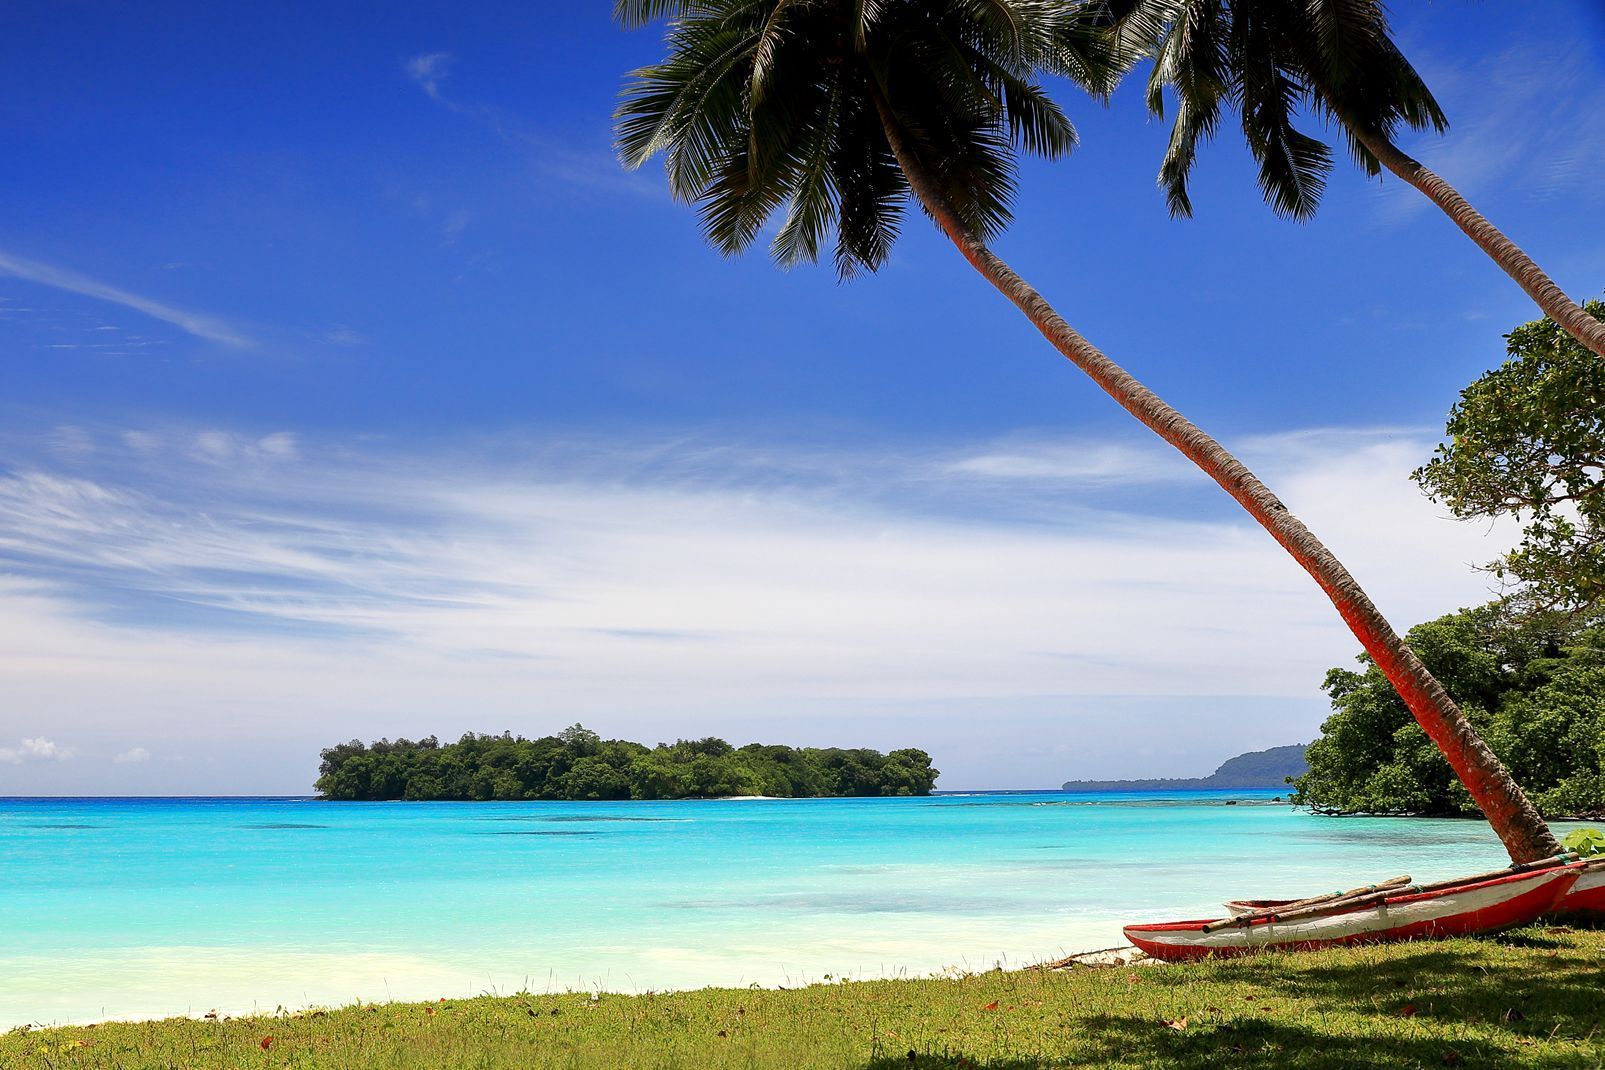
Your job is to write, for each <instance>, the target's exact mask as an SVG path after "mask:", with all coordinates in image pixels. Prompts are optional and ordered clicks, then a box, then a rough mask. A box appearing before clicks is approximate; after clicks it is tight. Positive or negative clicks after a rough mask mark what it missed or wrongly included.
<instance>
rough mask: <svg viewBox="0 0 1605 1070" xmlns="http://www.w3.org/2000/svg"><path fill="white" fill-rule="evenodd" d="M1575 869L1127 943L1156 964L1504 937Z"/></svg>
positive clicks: (1556, 894)
mask: <svg viewBox="0 0 1605 1070" xmlns="http://www.w3.org/2000/svg"><path fill="white" fill-rule="evenodd" d="M1580 868H1581V867H1580V866H1578V865H1576V864H1573V865H1570V866H1562V867H1557V868H1553V869H1543V870H1537V871H1534V872H1531V873H1517V874H1513V875H1511V876H1506V877H1496V878H1493V879H1491V880H1484V881H1477V882H1474V883H1469V884H1457V885H1452V886H1451V887H1448V888H1442V889H1439V890H1437V891H1429V892H1411V891H1409V890H1408V889H1405V890H1402V892H1401V894H1400V895H1397V896H1392V897H1389V898H1387V899H1385V900H1383V901H1382V902H1380V903H1371V904H1368V905H1365V906H1360V907H1351V908H1348V909H1341V908H1340V909H1339V910H1337V911H1335V912H1334V913H1330V914H1320V915H1316V916H1314V917H1304V918H1294V919H1292V920H1288V921H1279V920H1268V919H1266V920H1256V921H1253V922H1251V923H1250V924H1248V925H1233V926H1229V927H1227V928H1223V929H1217V930H1215V931H1214V932H1205V931H1204V926H1205V925H1208V924H1210V922H1209V920H1204V921H1172V922H1162V923H1159V924H1153V925H1128V926H1126V929H1125V933H1126V939H1128V940H1130V941H1131V942H1132V943H1133V944H1135V945H1136V946H1137V947H1139V948H1141V949H1142V950H1143V951H1145V952H1147V953H1148V954H1149V955H1152V956H1153V957H1154V958H1156V959H1168V960H1173V961H1174V960H1183V959H1199V958H1206V957H1208V956H1211V955H1242V954H1246V953H1248V952H1252V951H1259V950H1263V949H1268V948H1282V949H1287V950H1311V949H1314V948H1322V947H1336V946H1339V945H1343V944H1360V943H1386V942H1393V941H1398V940H1423V939H1432V938H1434V937H1446V936H1467V935H1471V934H1474V933H1488V932H1498V931H1500V930H1501V929H1509V928H1514V927H1515V926H1518V925H1525V924H1527V923H1528V922H1531V921H1533V920H1535V919H1536V918H1538V917H1539V915H1541V914H1544V913H1547V912H1548V911H1550V910H1553V909H1554V908H1555V906H1556V904H1557V903H1558V902H1560V901H1561V899H1562V898H1563V897H1565V895H1566V893H1567V892H1569V891H1571V889H1572V886H1573V885H1574V884H1575V883H1576V882H1577V879H1578V874H1579V870H1580Z"/></svg>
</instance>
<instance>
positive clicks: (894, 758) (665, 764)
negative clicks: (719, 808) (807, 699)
mask: <svg viewBox="0 0 1605 1070" xmlns="http://www.w3.org/2000/svg"><path fill="white" fill-rule="evenodd" d="M937 775H938V774H937V770H935V769H932V768H931V756H930V755H929V754H926V753H925V752H924V751H922V750H916V749H914V748H912V747H910V748H904V749H902V750H894V751H892V752H891V753H889V754H883V753H881V752H880V751H876V750H868V749H864V748H853V749H841V748H836V747H825V748H818V747H787V746H778V745H771V744H763V743H749V744H747V745H746V746H744V747H734V746H731V745H730V744H729V743H727V742H725V741H724V740H722V739H716V738H714V737H711V736H710V737H708V738H706V739H694V740H684V739H683V740H680V741H678V742H676V743H673V744H668V743H660V744H658V745H657V746H656V747H648V746H646V745H645V744H641V743H632V742H630V741H629V740H623V739H603V738H602V737H601V736H599V735H597V734H596V733H595V732H592V731H591V730H590V729H588V728H585V727H584V726H582V725H574V726H573V727H571V728H567V729H565V730H564V731H562V732H559V733H558V734H557V735H555V736H542V737H540V738H539V739H526V738H524V737H523V736H515V735H513V734H512V733H510V732H504V733H503V734H501V735H499V736H494V735H479V734H476V733H469V734H467V735H465V736H463V737H462V738H461V739H459V740H458V741H457V742H456V743H446V744H442V743H441V742H440V741H439V740H437V739H436V738H435V737H433V736H427V737H425V738H423V739H418V740H411V739H397V740H388V739H381V740H379V741H378V742H376V743H372V744H365V743H362V742H361V741H359V740H352V741H351V742H349V743H342V744H340V745H339V746H336V747H329V748H327V749H326V750H324V751H323V762H322V764H321V765H320V766H319V769H318V780H317V785H316V787H317V791H318V794H320V795H322V796H323V797H324V798H325V799H336V800H349V801H355V800H391V799H408V800H416V801H427V800H490V799H501V800H512V799H552V800H584V799H691V798H718V797H722V796H732V795H768V796H775V797H781V798H827V797H846V796H881V795H929V794H930V792H931V788H932V787H933V786H935V784H936V778H937Z"/></svg>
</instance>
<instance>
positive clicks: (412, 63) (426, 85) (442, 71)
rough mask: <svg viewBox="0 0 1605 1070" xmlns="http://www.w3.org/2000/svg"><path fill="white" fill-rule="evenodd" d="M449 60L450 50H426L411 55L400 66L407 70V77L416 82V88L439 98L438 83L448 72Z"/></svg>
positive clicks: (450, 60)
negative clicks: (420, 53)
mask: <svg viewBox="0 0 1605 1070" xmlns="http://www.w3.org/2000/svg"><path fill="white" fill-rule="evenodd" d="M451 62H452V55H451V53H450V52H426V53H424V54H423V55H421V56H413V57H412V58H411V59H409V60H407V61H406V62H405V63H404V64H403V65H402V66H403V67H404V68H405V69H406V71H407V77H409V78H411V79H412V80H413V81H414V82H416V83H417V84H418V88H420V89H422V90H423V91H424V92H425V93H428V94H429V95H430V96H431V97H433V98H434V99H436V100H440V99H441V97H440V83H441V82H443V81H445V79H446V75H447V74H448V73H449V72H450V68H451Z"/></svg>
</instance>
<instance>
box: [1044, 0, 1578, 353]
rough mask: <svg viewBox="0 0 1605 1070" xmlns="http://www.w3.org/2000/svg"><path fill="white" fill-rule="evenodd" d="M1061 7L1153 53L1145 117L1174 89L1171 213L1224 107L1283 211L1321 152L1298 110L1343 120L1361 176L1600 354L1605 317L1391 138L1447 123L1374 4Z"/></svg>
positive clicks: (1322, 178)
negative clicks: (1399, 191)
mask: <svg viewBox="0 0 1605 1070" xmlns="http://www.w3.org/2000/svg"><path fill="white" fill-rule="evenodd" d="M1062 2H1064V3H1065V4H1066V5H1067V7H1069V8H1070V11H1069V16H1068V17H1069V19H1070V20H1071V22H1072V24H1074V25H1075V26H1076V27H1077V28H1078V30H1079V31H1080V32H1082V33H1090V34H1098V33H1101V34H1103V35H1104V36H1105V39H1106V41H1107V44H1108V45H1109V46H1110V47H1115V48H1119V49H1121V50H1122V51H1123V52H1124V53H1125V54H1126V55H1127V57H1128V58H1134V57H1135V55H1137V54H1140V53H1147V54H1149V55H1152V57H1153V59H1154V66H1153V70H1152V72H1151V73H1150V74H1149V77H1148V108H1149V110H1150V111H1151V112H1152V113H1153V114H1154V115H1155V116H1159V117H1163V114H1164V108H1165V94H1164V91H1165V89H1166V88H1167V87H1168V88H1169V89H1171V90H1172V91H1173V92H1174V93H1175V95H1176V114H1175V119H1174V121H1173V123H1172V125H1171V132H1170V144H1169V146H1168V148H1167V150H1166V152H1165V158H1164V162H1163V163H1162V164H1161V165H1160V170H1159V183H1160V185H1161V186H1162V187H1163V188H1164V191H1165V195H1166V199H1167V201H1168V202H1169V204H1170V210H1171V212H1172V213H1173V214H1175V215H1178V216H1187V215H1191V214H1192V202H1191V200H1190V199H1189V198H1188V195H1187V178H1188V175H1189V173H1190V172H1191V171H1192V167H1193V162H1194V159H1195V158H1196V156H1197V153H1198V143H1199V142H1200V141H1201V140H1208V139H1209V138H1210V136H1212V135H1213V134H1214V133H1215V131H1216V129H1217V128H1218V127H1219V125H1220V120H1221V112H1222V110H1223V109H1224V108H1225V107H1227V106H1232V107H1235V108H1236V109H1237V111H1238V112H1239V114H1240V116H1241V119H1242V128H1243V136H1244V138H1245V139H1246V140H1247V142H1248V147H1249V151H1250V152H1252V153H1253V154H1254V158H1255V160H1257V161H1258V162H1259V185H1260V190H1261V192H1263V193H1264V195H1265V199H1266V201H1267V202H1268V203H1269V204H1270V205H1271V207H1272V208H1273V209H1275V210H1276V211H1277V212H1278V213H1279V214H1281V215H1285V216H1290V217H1292V218H1294V219H1307V218H1309V217H1310V216H1311V215H1313V214H1314V212H1315V207H1316V205H1317V203H1319V201H1320V199H1321V192H1322V190H1323V189H1324V188H1325V185H1326V176H1327V174H1328V172H1329V171H1330V170H1331V168H1332V152H1331V150H1330V149H1329V148H1328V147H1327V146H1326V145H1325V144H1324V143H1322V142H1321V141H1318V140H1316V139H1315V138H1312V137H1310V136H1308V135H1307V134H1304V133H1301V132H1300V131H1299V130H1298V129H1297V128H1296V127H1295V126H1294V125H1293V119H1294V115H1295V113H1296V112H1297V111H1298V110H1299V109H1300V108H1302V107H1306V106H1307V107H1309V108H1310V109H1311V110H1313V111H1315V112H1316V113H1318V114H1320V115H1323V116H1325V117H1327V118H1329V119H1332V120H1334V121H1336V122H1337V124H1338V125H1339V126H1341V127H1342V129H1343V132H1344V135H1345V137H1346V139H1347V140H1348V143H1349V150H1350V152H1351V153H1352V154H1353V156H1354V159H1355V162H1356V163H1358V164H1359V166H1360V167H1361V168H1362V169H1363V170H1364V171H1365V173H1366V174H1368V175H1376V174H1379V173H1380V172H1381V168H1383V167H1386V168H1387V169H1388V170H1389V171H1391V172H1393V173H1394V174H1395V175H1397V176H1398V177H1399V178H1401V179H1403V180H1404V181H1406V182H1408V183H1409V184H1410V185H1412V186H1414V187H1415V188H1416V189H1418V190H1420V191H1421V192H1422V193H1423V194H1425V195H1426V197H1427V198H1428V199H1429V200H1430V201H1432V203H1433V204H1435V205H1437V206H1438V207H1439V208H1441V209H1442V210H1443V211H1444V213H1445V214H1446V215H1448V216H1449V218H1450V219H1451V220H1453V221H1454V224H1455V225H1456V226H1457V227H1459V228H1460V229H1461V230H1462V231H1464V232H1465V234H1466V236H1467V237H1469V238H1470V239H1471V240H1472V241H1474V242H1476V243H1477V245H1478V247H1479V248H1481V249H1482V251H1483V252H1485V253H1487V254H1488V255H1489V256H1490V257H1492V258H1493V261H1494V263H1496V264H1498V265H1499V267H1500V268H1501V269H1503V270H1504V272H1505V274H1507V275H1509V276H1510V277H1511V278H1512V279H1514V280H1516V284H1517V285H1519V286H1520V287H1521V288H1522V289H1523V290H1525V291H1527V295H1528V296H1529V297H1531V298H1532V299H1533V300H1534V301H1535V302H1536V303H1537V304H1538V307H1539V308H1541V309H1542V310H1543V311H1544V314H1545V315H1547V316H1548V317H1549V318H1550V319H1552V320H1554V321H1555V322H1556V323H1557V324H1559V325H1560V326H1561V328H1562V329H1563V330H1565V331H1566V333H1567V334H1569V335H1571V336H1572V337H1573V338H1575V339H1577V340H1578V341H1579V342H1581V343H1582V344H1583V345H1585V346H1587V347H1588V348H1589V349H1591V350H1593V351H1594V352H1595V353H1597V354H1599V355H1600V356H1602V357H1605V323H1601V322H1600V321H1599V320H1597V319H1595V318H1594V317H1592V316H1590V315H1589V314H1588V313H1586V312H1584V311H1583V310H1582V309H1581V308H1579V307H1578V305H1577V303H1576V302H1575V301H1573V300H1572V299H1571V298H1569V297H1567V296H1566V293H1565V291H1563V290H1562V289H1561V288H1560V287H1559V286H1558V285H1556V284H1555V281H1554V280H1553V279H1551V278H1550V277H1549V276H1548V275H1546V274H1545V273H1544V270H1543V269H1542V268H1540V267H1539V266H1538V265H1537V264H1536V263H1534V262H1533V259H1532V257H1530V256H1528V255H1527V254H1526V253H1524V252H1523V251H1522V250H1521V248H1520V247H1519V246H1518V245H1517V244H1516V243H1515V242H1513V241H1511V240H1510V239H1509V238H1507V237H1505V235H1504V234H1503V233H1501V232H1500V230H1499V229H1498V228H1497V227H1495V226H1494V225H1493V224H1492V223H1490V222H1488V220H1487V219H1486V218H1484V217H1483V215H1482V213H1480V212H1478V211H1477V210H1476V209H1475V208H1473V207H1472V206H1471V204H1470V203H1469V202H1468V201H1467V200H1466V199H1465V198H1464V197H1462V196H1461V195H1460V193H1459V192H1458V191H1456V190H1455V188H1454V187H1453V186H1451V185H1450V184H1449V183H1447V182H1445V181H1444V180H1443V179H1442V178H1440V177H1438V176H1437V175H1435V174H1433V173H1432V172H1431V171H1429V170H1428V169H1427V168H1426V167H1424V166H1422V164H1421V163H1420V162H1419V161H1417V160H1414V159H1412V158H1411V157H1410V156H1408V155H1407V154H1405V153H1404V152H1403V151H1402V150H1400V148H1399V147H1398V146H1397V145H1396V144H1394V136H1395V134H1396V133H1397V132H1398V130H1399V129H1400V128H1401V127H1410V128H1412V129H1415V130H1426V129H1431V130H1434V131H1437V132H1439V133H1442V132H1443V131H1445V130H1447V129H1448V126H1449V122H1448V120H1447V119H1446V118H1445V117H1444V114H1443V111H1442V109H1440V108H1439V107H1438V102H1437V101H1436V100H1434V99H1433V97H1432V93H1431V92H1430V91H1429V90H1428V89H1427V87H1426V85H1425V84H1424V83H1423V82H1422V80H1421V77H1420V75H1418V74H1417V73H1416V72H1415V69H1414V68H1413V67H1411V66H1410V63H1409V61H1408V60H1406V59H1405V58H1404V56H1403V54H1402V53H1400V51H1399V49H1398V48H1397V46H1395V45H1394V43H1393V41H1392V39H1391V38H1390V37H1389V36H1388V21H1387V13H1386V11H1384V9H1383V5H1382V2H1381V0H1081V2H1079V3H1072V2H1071V0H1062ZM1069 73H1071V74H1072V75H1074V73H1075V72H1074V71H1073V70H1072V71H1070V72H1069Z"/></svg>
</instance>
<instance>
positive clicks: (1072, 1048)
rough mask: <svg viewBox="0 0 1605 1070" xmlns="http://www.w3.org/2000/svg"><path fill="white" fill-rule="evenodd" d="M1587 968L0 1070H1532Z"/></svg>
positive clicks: (1403, 960) (384, 1025)
mask: <svg viewBox="0 0 1605 1070" xmlns="http://www.w3.org/2000/svg"><path fill="white" fill-rule="evenodd" d="M1601 954H1605V932H1602V931H1597V930H1595V931H1578V930H1570V929H1567V930H1561V931H1558V932H1554V931H1548V930H1545V929H1543V928H1542V927H1533V928H1530V929H1527V930H1523V931H1520V932H1518V933H1516V934H1514V935H1513V936H1511V937H1508V938H1504V939H1483V940H1466V939H1460V940H1449V941H1441V942H1440V941H1435V942H1431V943H1416V944H1393V945H1380V946H1378V945H1373V946H1363V947H1352V948H1338V949H1331V950H1327V951H1320V952H1307V953H1285V952H1274V953H1267V954H1262V955H1256V956H1250V957H1247V958H1238V959H1226V960H1212V961H1205V962H1199V963H1192V964H1180V965H1172V966H1166V967H1165V968H1164V969H1161V970H1151V971H1150V970H1144V971H1140V972H1139V971H1133V970H1129V969H1125V968H1122V967H1119V966H1111V967H1086V968H1078V969H1069V970H1048V969H1016V970H1010V971H1007V972H1005V971H1001V970H991V971H986V972H981V973H968V974H966V975H964V976H960V977H949V978H937V979H906V980H892V981H862V982H853V983H849V984H842V983H835V982H834V981H832V982H824V983H819V984H814V985H809V986H806V987H794V988H785V989H751V988H729V987H725V988H705V989H697V990H691V991H682V992H672V993H651V994H643V995H636V996H626V995H617V994H612V993H586V992H570V993H563V994H545V995H543V994H534V993H526V994H517V995H510V996H495V997H489V996H487V997H477V998H469V999H442V1000H435V1001H431V1002H420V1001H393V1002H387V1003H380V1004H361V1005H349V1006H345V1007H341V1008H337V1009H330V1010H310V1011H306V1012H300V1013H281V1014H261V1015H257V1016H255V1017H223V1018H219V1019H217V1020H207V1019H204V1018H202V1019H197V1018H168V1019H162V1020H156V1021H140V1022H134V1023H124V1022H119V1021H107V1022H102V1023H99V1024H97V1025H81V1026H68V1027H62V1028H46V1029H26V1030H12V1031H10V1032H8V1033H3V1034H0V1065H4V1066H18V1067H21V1066H39V1065H71V1066H73V1067H76V1068H79V1070H118V1068H126V1067H130V1066H194V1065H198V1064H197V1062H196V1059H197V1056H198V1054H199V1053H204V1056H205V1064H206V1065H207V1066H208V1067H212V1068H214V1070H251V1068H254V1067H260V1066H262V1065H264V1064H272V1065H292V1066H296V1067H303V1068H305V1070H351V1068H352V1067H357V1066H369V1065H373V1066H381V1065H382V1066H386V1067H390V1068H392V1070H455V1068H456V1067H460V1066H467V1065H472V1066H474V1067H476V1068H478V1070H592V1068H595V1070H603V1068H606V1070H613V1068H616V1067H619V1066H658V1067H664V1068H665V1070H680V1068H683V1070H692V1068H695V1070H738V1068H740V1070H841V1068H843V1067H858V1068H862V1070H961V1068H971V1070H973V1068H976V1067H998V1068H1001V1067H1012V1068H1018V1070H1045V1068H1047V1067H1050V1066H1052V1067H1065V1066H1076V1067H1082V1068H1084V1070H1127V1068H1130V1067H1133V1066H1170V1067H1176V1068H1178V1070H1208V1068H1212V1067H1216V1066H1221V1065H1228V1064H1230V1065H1244V1066H1250V1065H1251V1066H1274V1067H1277V1068H1278V1070H1339V1068H1342V1070H1347V1068H1348V1067H1351V1066H1355V1065H1366V1066H1407V1065H1408V1066H1423V1065H1450V1066H1453V1065H1461V1064H1464V1065H1466V1066H1489V1067H1493V1066H1497V1067H1500V1068H1501V1070H1503V1068H1506V1067H1517V1068H1529V1067H1530V1068H1533V1070H1538V1068H1540V1067H1545V1068H1547V1067H1554V1066H1592V1065H1597V1064H1598V1063H1599V1061H1600V1058H1601V1056H1602V1054H1605V1050H1602V1045H1601V1042H1600V1038H1599V1036H1598V1034H1599V1029H1598V1012H1599V1009H1598V995H1597V988H1598V986H1597V970H1598V961H1599V957H1600V955H1601ZM1513 1008H1516V1009H1517V1010H1518V1011H1519V1013H1518V1012H1517V1011H1513ZM1463 1053H1464V1054H1463Z"/></svg>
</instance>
